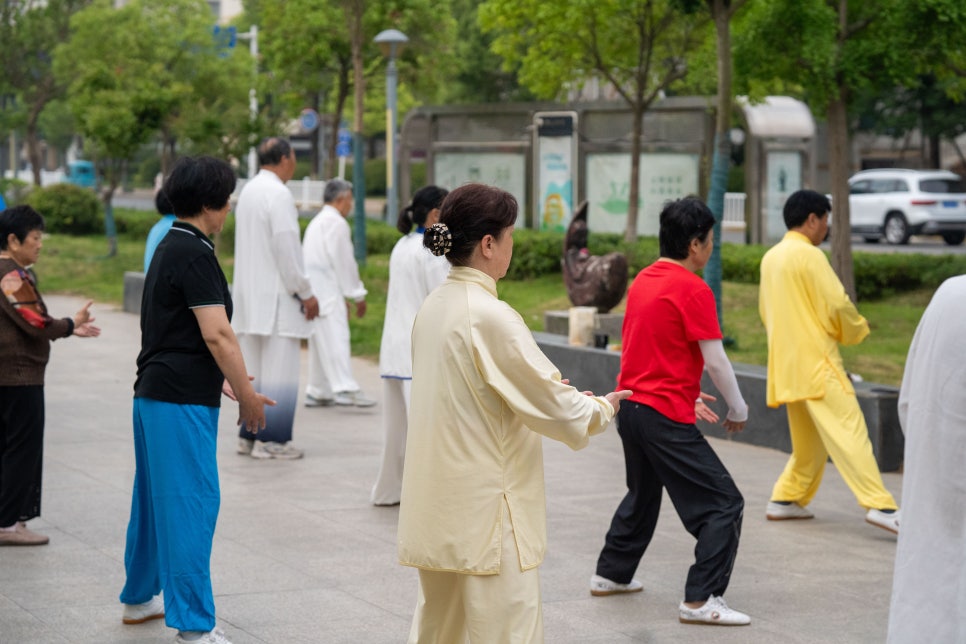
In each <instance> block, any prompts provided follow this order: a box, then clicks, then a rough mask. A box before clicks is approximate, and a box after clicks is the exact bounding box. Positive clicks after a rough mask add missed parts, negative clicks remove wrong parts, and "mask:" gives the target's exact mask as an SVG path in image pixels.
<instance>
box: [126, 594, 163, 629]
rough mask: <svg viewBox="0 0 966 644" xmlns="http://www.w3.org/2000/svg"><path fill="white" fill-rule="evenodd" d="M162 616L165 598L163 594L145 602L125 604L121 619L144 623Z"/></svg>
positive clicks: (133, 622) (128, 622)
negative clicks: (162, 596) (162, 597)
mask: <svg viewBox="0 0 966 644" xmlns="http://www.w3.org/2000/svg"><path fill="white" fill-rule="evenodd" d="M161 617H164V600H163V599H161V595H155V596H154V597H152V598H151V599H149V600H148V601H146V602H144V603H143V604H124V613H123V615H122V616H121V621H122V622H124V623H125V624H143V623H144V622H147V621H149V620H152V619H160V618H161Z"/></svg>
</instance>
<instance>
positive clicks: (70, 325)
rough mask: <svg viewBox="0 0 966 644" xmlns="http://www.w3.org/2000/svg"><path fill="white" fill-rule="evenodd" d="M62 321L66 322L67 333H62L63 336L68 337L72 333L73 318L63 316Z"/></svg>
mask: <svg viewBox="0 0 966 644" xmlns="http://www.w3.org/2000/svg"><path fill="white" fill-rule="evenodd" d="M64 321H65V322H67V333H65V334H64V337H65V338H69V337H70V336H72V335H74V320H73V318H64Z"/></svg>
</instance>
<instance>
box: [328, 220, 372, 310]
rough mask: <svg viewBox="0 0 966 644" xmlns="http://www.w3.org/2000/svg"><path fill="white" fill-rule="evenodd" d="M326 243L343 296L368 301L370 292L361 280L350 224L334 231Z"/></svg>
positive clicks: (357, 300) (356, 300)
mask: <svg viewBox="0 0 966 644" xmlns="http://www.w3.org/2000/svg"><path fill="white" fill-rule="evenodd" d="M324 243H325V245H326V247H327V251H328V254H329V257H330V258H331V259H332V268H333V269H334V270H335V274H336V279H337V280H338V282H339V290H340V291H342V296H343V297H345V298H346V299H349V300H353V301H355V302H359V301H362V300H364V299H366V293H367V292H368V291H366V287H365V286H363V284H362V280H361V279H359V266H358V264H356V258H355V255H354V253H353V247H352V235H351V232H350V230H349V224H348V223H345V225H343V226H339V227H338V228H336V229H335V230H333V231H332V235H331V236H329V238H328V239H325V240H324Z"/></svg>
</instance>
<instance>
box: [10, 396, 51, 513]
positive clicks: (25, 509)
mask: <svg viewBox="0 0 966 644" xmlns="http://www.w3.org/2000/svg"><path fill="white" fill-rule="evenodd" d="M43 463H44V388H43V386H41V385H32V386H26V387H0V527H4V528H5V527H8V526H11V525H13V524H15V523H16V522H18V521H29V520H30V519H33V518H35V517H38V516H40V486H41V482H42V477H43Z"/></svg>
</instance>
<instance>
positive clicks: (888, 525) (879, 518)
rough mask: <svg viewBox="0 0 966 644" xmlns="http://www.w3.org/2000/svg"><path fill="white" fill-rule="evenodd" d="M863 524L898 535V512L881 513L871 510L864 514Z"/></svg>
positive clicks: (880, 511)
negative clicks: (869, 524)
mask: <svg viewBox="0 0 966 644" xmlns="http://www.w3.org/2000/svg"><path fill="white" fill-rule="evenodd" d="M865 522H866V523H871V524H872V525H874V526H875V527H877V528H882V529H883V530H888V531H889V532H891V533H892V534H899V511H898V510H896V511H895V512H883V511H882V510H876V509H875V508H872V509H871V510H869V511H868V512H866V514H865Z"/></svg>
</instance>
